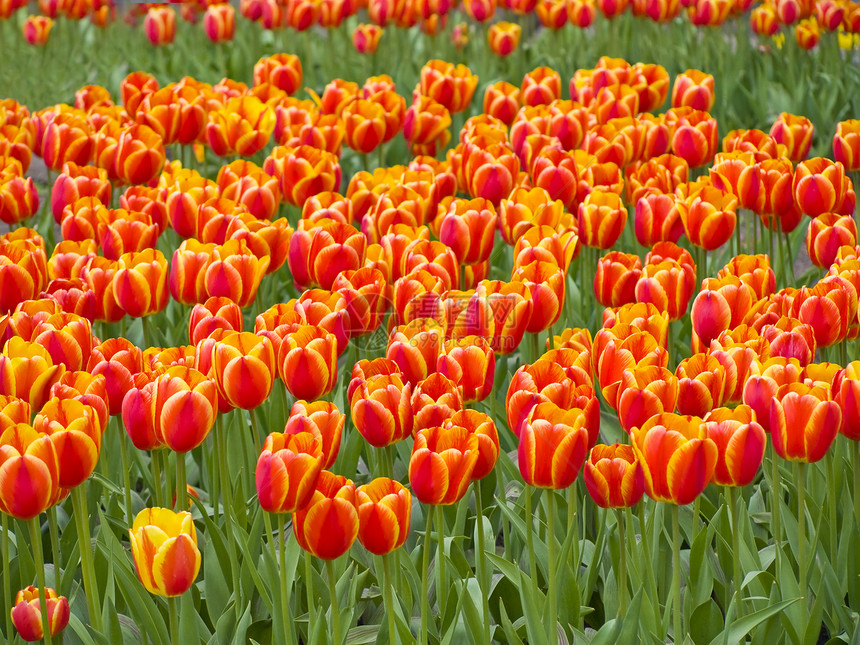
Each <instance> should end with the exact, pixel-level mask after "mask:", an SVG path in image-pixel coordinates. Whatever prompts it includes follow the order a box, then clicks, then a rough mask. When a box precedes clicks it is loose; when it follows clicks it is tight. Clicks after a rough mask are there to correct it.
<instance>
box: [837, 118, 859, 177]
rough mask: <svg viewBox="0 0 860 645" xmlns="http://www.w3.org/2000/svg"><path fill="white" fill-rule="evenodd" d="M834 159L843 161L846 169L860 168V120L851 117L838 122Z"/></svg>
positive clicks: (854, 169)
mask: <svg viewBox="0 0 860 645" xmlns="http://www.w3.org/2000/svg"><path fill="white" fill-rule="evenodd" d="M833 159H834V161H838V162H839V163H841V164H842V165H843V166H844V167H845V170H846V171H849V172H852V171H857V170H860V120H857V119H849V120H847V121H840V122H839V123H837V124H836V134H834V135H833Z"/></svg>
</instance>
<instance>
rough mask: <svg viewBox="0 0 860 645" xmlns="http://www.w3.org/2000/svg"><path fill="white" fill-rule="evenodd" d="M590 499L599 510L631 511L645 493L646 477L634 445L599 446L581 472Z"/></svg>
mask: <svg viewBox="0 0 860 645" xmlns="http://www.w3.org/2000/svg"><path fill="white" fill-rule="evenodd" d="M582 479H583V480H584V481H585V487H586V489H587V490H588V494H589V495H590V496H591V499H593V500H594V502H595V503H596V504H597V505H598V506H599V507H600V508H630V507H631V506H635V505H636V504H638V503H639V500H641V499H642V495H644V494H645V475H644V472H643V470H642V466H641V465H640V464H639V460H638V458H637V457H636V454H635V452H634V450H633V446H630V445H628V444H620V443H616V444H613V445H611V446H607V445H603V444H598V445H596V446H594V448H592V449H591V452H590V453H589V455H588V459H587V460H586V462H585V466H584V468H583V471H582Z"/></svg>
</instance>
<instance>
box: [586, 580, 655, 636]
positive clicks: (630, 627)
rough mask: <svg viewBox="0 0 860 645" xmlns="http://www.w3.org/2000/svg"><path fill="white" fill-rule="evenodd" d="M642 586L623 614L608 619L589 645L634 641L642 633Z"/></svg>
mask: <svg viewBox="0 0 860 645" xmlns="http://www.w3.org/2000/svg"><path fill="white" fill-rule="evenodd" d="M642 595H643V591H642V589H641V588H640V589H639V590H638V591H637V592H636V594H635V595H634V596H633V600H632V601H631V603H630V606H629V607H628V608H627V611H626V613H625V614H624V615H623V616H618V617H616V618H613V619H610V620H607V621H606V622H605V623H604V624H603V626H602V627H601V628H600V629H599V630H598V631H597V634H595V635H594V638H593V639H592V640H591V642H590V643H589V645H613V644H614V643H634V642H636V641H637V638H638V637H639V636H640V634H641V631H642V630H641V625H640V623H639V614H640V612H641V611H642Z"/></svg>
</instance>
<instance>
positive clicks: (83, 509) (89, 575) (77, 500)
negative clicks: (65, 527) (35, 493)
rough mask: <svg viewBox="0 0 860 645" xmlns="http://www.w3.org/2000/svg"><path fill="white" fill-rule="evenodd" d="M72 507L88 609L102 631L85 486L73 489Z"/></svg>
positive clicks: (93, 622)
mask: <svg viewBox="0 0 860 645" xmlns="http://www.w3.org/2000/svg"><path fill="white" fill-rule="evenodd" d="M72 508H73V509H74V513H75V526H76V527H77V529H78V547H79V548H80V551H81V572H82V573H83V576H84V591H85V592H86V596H87V609H88V610H89V612H90V624H91V625H92V626H93V628H94V629H95V631H96V632H98V633H101V631H102V618H101V614H100V613H99V607H100V603H99V588H98V586H97V585H96V572H95V569H94V568H93V550H92V540H91V538H90V516H89V513H88V512H87V496H86V493H85V492H84V486H83V484H81V485H80V486H75V487H74V488H73V489H72Z"/></svg>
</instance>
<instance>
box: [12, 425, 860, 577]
mask: <svg viewBox="0 0 860 645" xmlns="http://www.w3.org/2000/svg"><path fill="white" fill-rule="evenodd" d="M851 466H852V468H851V470H852V473H853V475H854V494H853V498H854V521H855V522H856V524H855V528H856V527H857V526H860V441H852V442H851ZM4 519H5V518H4ZM4 562H8V560H4Z"/></svg>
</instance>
